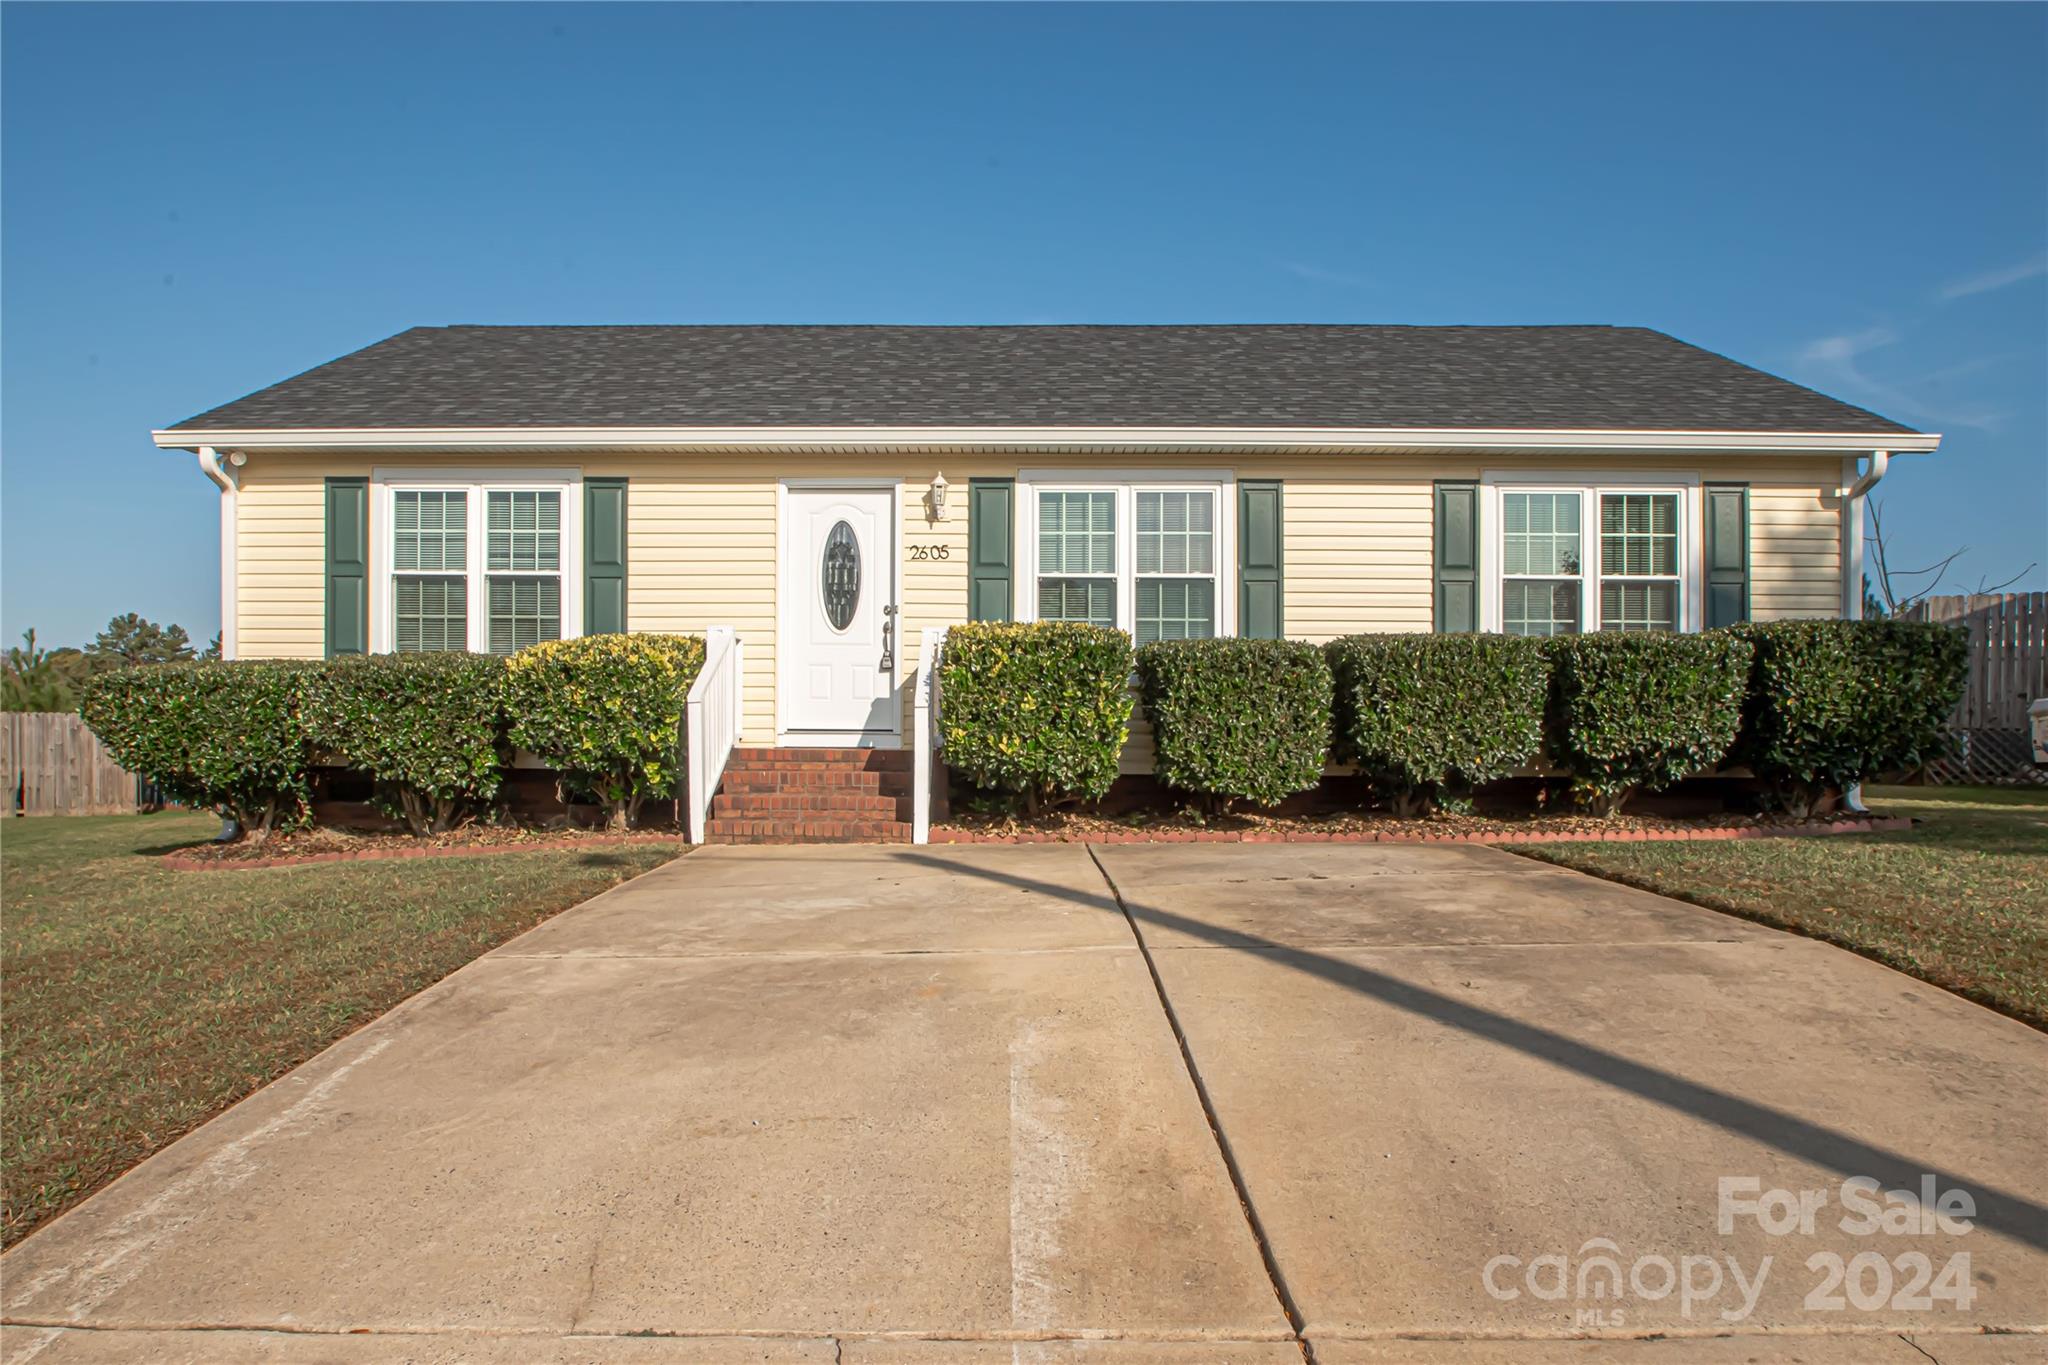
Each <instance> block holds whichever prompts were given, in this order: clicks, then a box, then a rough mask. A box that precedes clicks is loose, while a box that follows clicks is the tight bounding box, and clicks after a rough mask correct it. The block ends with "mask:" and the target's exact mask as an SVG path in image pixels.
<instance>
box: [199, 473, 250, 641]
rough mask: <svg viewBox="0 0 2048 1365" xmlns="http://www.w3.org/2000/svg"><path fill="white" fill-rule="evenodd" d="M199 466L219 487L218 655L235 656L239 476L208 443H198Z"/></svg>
mask: <svg viewBox="0 0 2048 1365" xmlns="http://www.w3.org/2000/svg"><path fill="white" fill-rule="evenodd" d="M199 469H200V472H201V473H203V474H205V475H206V477H207V478H209V479H211V480H213V481H214V483H216V484H217V485H219V487H220V657H221V658H223V659H233V658H237V657H239V655H238V652H237V650H236V640H235V637H236V633H237V632H236V630H235V616H236V611H235V607H236V594H235V558H236V555H235V525H236V517H235V494H236V492H237V490H238V489H239V488H240V486H241V479H240V477H239V476H238V475H236V474H235V472H234V471H233V470H232V469H230V468H229V467H228V465H227V463H226V462H224V461H223V460H222V459H221V457H220V452H219V451H218V450H215V449H214V448H213V447H212V446H201V447H199Z"/></svg>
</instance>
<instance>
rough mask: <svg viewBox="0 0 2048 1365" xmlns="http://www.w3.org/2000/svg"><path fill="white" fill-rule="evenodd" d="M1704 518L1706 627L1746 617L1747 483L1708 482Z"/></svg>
mask: <svg viewBox="0 0 2048 1365" xmlns="http://www.w3.org/2000/svg"><path fill="white" fill-rule="evenodd" d="M1701 492H1702V493H1704V494H1705V504H1706V505H1705V507H1704V509H1703V518H1702V519H1703V520H1704V521H1705V523H1706V528H1705V529H1706V540H1705V544H1704V546H1703V547H1702V549H1703V553H1702V555H1701V561H1702V564H1703V567H1704V568H1705V570H1706V593H1707V597H1706V603H1705V605H1706V611H1705V612H1704V613H1703V619H1704V620H1705V622H1706V627H1707V629H1708V630H1712V629H1713V628H1714V627H1716V626H1732V625H1734V624H1735V623H1736V622H1737V621H1747V620H1748V619H1749V485H1748V484H1746V483H1724V484H1712V483H1710V484H1708V485H1707V486H1706V487H1705V488H1703V489H1702V490H1701Z"/></svg>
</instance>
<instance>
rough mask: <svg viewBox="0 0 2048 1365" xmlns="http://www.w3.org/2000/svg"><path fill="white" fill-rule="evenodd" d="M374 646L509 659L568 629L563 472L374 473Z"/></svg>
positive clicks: (571, 487) (573, 514) (572, 497)
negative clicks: (378, 527)
mask: <svg viewBox="0 0 2048 1365" xmlns="http://www.w3.org/2000/svg"><path fill="white" fill-rule="evenodd" d="M376 482H377V484H378V487H379V492H380V493H381V494H382V496H381V498H380V499H379V500H378V503H377V507H378V509H379V516H380V520H381V522H382V525H383V526H384V527H385V528H387V529H386V530H385V531H384V532H383V533H382V534H381V535H380V537H379V538H378V540H377V542H376V544H375V547H374V548H373V551H372V558H373V559H375V560H379V561H380V562H381V566H382V567H381V572H380V575H379V577H380V579H381V580H382V581H381V583H380V590H381V595H380V598H379V600H380V601H381V602H382V603H383V604H384V609H383V611H381V612H373V613H372V622H371V634H372V642H373V643H372V647H373V648H375V649H377V650H379V651H391V652H397V653H411V652H413V651H416V650H450V649H453V650H471V651H474V652H477V653H485V652H488V653H493V654H510V653H512V652H513V651H514V650H518V649H524V648H525V647H526V646H528V645H531V644H537V643H539V642H541V641H543V640H558V639H561V638H562V637H563V636H565V635H573V634H575V633H576V632H577V626H578V625H579V622H578V621H577V620H576V617H577V615H578V613H577V612H576V610H575V605H576V595H575V593H574V592H573V591H572V586H573V585H572V584H571V583H570V581H569V578H570V568H569V566H570V565H572V564H573V563H575V562H576V561H575V555H576V553H577V551H578V547H577V546H576V545H575V544H574V543H573V542H574V539H575V536H574V527H575V524H576V520H577V509H578V508H579V507H580V500H579V498H578V496H577V494H578V483H577V481H576V480H575V478H574V477H573V476H569V475H554V476H548V477H531V476H528V475H526V474H524V473H517V474H508V475H506V476H504V477H503V478H489V477H478V478H470V479H463V478H459V477H450V478H440V477H429V476H425V475H415V474H412V473H410V472H398V473H393V474H391V475H389V476H385V475H383V474H380V475H379V477H378V479H377V481H376Z"/></svg>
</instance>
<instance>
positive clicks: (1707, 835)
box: [931, 816, 1913, 844]
mask: <svg viewBox="0 0 2048 1365" xmlns="http://www.w3.org/2000/svg"><path fill="white" fill-rule="evenodd" d="M1911 828H1913V822H1912V821H1911V820H1910V819H1907V818H1906V817H1904V816H1883V817H1879V818H1876V819H1871V820H1834V821H1815V822H1813V823H1810V824H1804V825H1709V826H1705V827H1702V828H1699V829H1617V830H1613V831H1607V830H1568V831H1558V832H1556V833H1538V832H1535V831H1529V832H1523V831H1518V830H1507V831H1501V832H1498V833H1467V834H1388V833H1385V832H1383V831H1380V830H1358V831H1355V832H1352V831H1330V832H1327V833H1325V832H1321V831H1313V830H1278V831H1264V830H1234V829H1162V830H1131V831H1128V832H1126V831H1118V832H1116V833H1114V834H1107V833H1104V834H1080V835H1068V834H1056V833H1051V832H1048V831H1044V830H1026V831H1024V832H1022V833H1018V834H990V833H983V832H982V831H980V830H971V829H935V830H933V831H932V834H931V841H932V842H933V843H935V844H1605V843H1638V844H1672V843H1688V842H1692V841H1694V840H1699V841H1705V842H1712V841H1715V840H1721V839H1813V838H1821V837H1825V836H1827V835H1832V834H1892V833H1898V832H1901V831H1905V830H1910V829H1911Z"/></svg>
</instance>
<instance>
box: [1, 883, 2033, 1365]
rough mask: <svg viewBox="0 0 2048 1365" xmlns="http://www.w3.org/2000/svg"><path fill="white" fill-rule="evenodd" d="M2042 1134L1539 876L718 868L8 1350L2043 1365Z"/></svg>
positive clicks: (1698, 939)
mask: <svg viewBox="0 0 2048 1365" xmlns="http://www.w3.org/2000/svg"><path fill="white" fill-rule="evenodd" d="M2044 1129H2048V1039H2044V1038H2043V1037H2042V1036H2041V1035H2039V1034H2036V1033H2034V1032H2033V1031H2031V1030H2029V1029H2026V1028H2024V1027H2021V1026H2019V1025H2017V1024H2014V1023H2011V1022H2010V1021H2007V1020H2004V1019H2001V1018H1999V1017H1997V1016H1994V1015H1992V1014H1989V1013H1988V1012H1986V1011H1983V1010H1981V1009H1978V1008H1977V1007H1975V1006H1972V1005H1969V1004H1967V1003H1965V1002H1962V1001H1960V1000H1957V999H1955V998H1953V997H1950V996H1948V995H1946V994H1944V993H1943V992H1940V991H1937V990H1935V989H1933V988H1931V987H1927V986H1923V985H1920V984H1918V983H1916V982H1913V981H1910V980H1908V979H1906V978H1903V977H1900V976H1898V975H1896V974H1894V973H1891V972H1889V971H1886V970H1885V969H1883V968H1880V967H1878V966H1875V965H1874V964H1871V963H1868V962H1865V961H1863V960H1861V959H1858V958H1855V957H1853V956H1850V955H1848V954H1845V953H1842V952H1839V951H1837V950H1834V949H1831V948H1828V947H1826V946H1824V945H1821V944H1817V943H1813V942H1809V941H1806V940H1801V939H1797V938H1791V937H1787V936H1785V935H1781V934H1776V933H1773V932H1770V931H1766V930H1762V929H1758V928H1755V927H1752V926H1749V925H1746V924H1743V923H1741V922H1739V921H1736V920H1732V919H1728V918H1724V917H1721V916H1718V915H1714V914H1711V913H1709V912H1706V911H1701V910H1697V909H1694V908H1691V907H1688V906H1684V905H1680V904H1677V903H1675V902H1671V901H1667V900H1663V899H1660V898H1658V897H1654V896H1650V895H1646V894H1642V893H1638V892H1634V891H1629V890H1626V889H1623V888H1620V887H1615V886H1611V885H1608V884H1606V883H1603V882H1599V881H1595V880H1592V879H1589V878H1585V877H1581V876H1579V875H1578V874H1576V873H1571V872H1566V871H1562V870H1559V869H1554V868H1550V867H1546V866H1543V865H1540V864H1536V863H1531V862H1528V861H1525V860H1522V859H1519V858H1515V857H1513V856H1512V855H1509V854H1505V853H1501V852H1497V851H1494V850H1488V849H1480V848H1464V847H1442V848H1432V847H1400V846H1382V847H1370V846H1366V847H1341V846H1313V845H1311V846H1302V845H1246V846H1236V845H1195V846H1150V847H1146V846H1114V847H1106V848H1101V849H1097V850H1092V851H1091V850H1089V849H1086V848H1083V847H1079V846H1074V845H1038V846H1025V847H1015V848H988V847H979V848H961V849H946V850H924V849H906V848H815V849H779V850H736V849H711V850H704V851H701V852H698V853H694V854H692V855H690V856H689V857H687V858H684V859H682V860H679V861H678V862H676V863H674V864H671V865H670V866H668V867H666V868H663V869H661V870H659V871H657V872H654V873H652V874H649V875H648V876H645V877H642V878H640V879H639V880H637V881H635V882H631V883H629V884H627V885H625V886H622V887H620V888H618V889H616V890H614V891H611V892H608V893H606V894H605V895H603V896H600V897H598V898H597V899H595V900H593V901H591V902H589V903H588V904H586V905H584V906H582V907H579V908H578V909H576V910H573V911H571V912H569V913H567V914H565V915H562V916H560V917H559V918H557V919H555V920H553V921H551V922H550V923H548V924H546V925H544V926H542V927H541V928H539V929H537V930H535V931H534V932H532V933H530V934H528V935H526V936H525V937H523V938H521V939H519V940H517V941H515V942H514V943H511V944H508V945H507V946H506V947H504V948H502V949H500V950H498V951H497V952H495V953H492V954H490V955H489V956H487V957H485V958H483V959H481V960H480V961H478V962H476V963H474V964H472V965H471V966H470V967H467V968H465V969H464V970H462V971H460V972H458V973H456V974H455V975H454V976H452V977H450V978H449V979H448V980H447V981H444V982H443V983H441V984H440V985H438V986H436V987H434V988H432V989H430V990H428V991H426V992H424V993H423V994H421V995H420V996H418V997H416V998H415V999H413V1000H412V1001H410V1002H408V1003H407V1004H405V1005H404V1006H402V1007H400V1008H399V1009H397V1010H395V1011H393V1012H392V1013H391V1014H389V1015H387V1016H386V1017H384V1018H383V1019H381V1020H379V1021H377V1022H376V1023H375V1024H373V1025H371V1026H370V1027H368V1028H366V1029H364V1030H362V1031H361V1032H359V1033H357V1034H355V1035H354V1036H353V1037H351V1038H349V1039H347V1040H345V1041H343V1042H342V1043H340V1044H338V1045H336V1046H335V1047H334V1048H332V1049H330V1050H329V1051H328V1052H326V1053H324V1054H322V1055H321V1056H320V1057H318V1058H316V1059H315V1060H314V1061H312V1062H310V1063H309V1064H307V1065H306V1066H304V1067H302V1068H300V1069H299V1070H298V1071H297V1072H294V1073H293V1074H292V1075H291V1076H289V1077H286V1078H285V1079H284V1080H282V1081H280V1082H278V1083H277V1084H275V1085H273V1086H271V1087H270V1088H268V1089H267V1090H265V1091H263V1092H262V1093H260V1094H259V1095H257V1096H255V1097H253V1098H251V1099H250V1100H248V1101H247V1102H245V1103H244V1104H242V1105H240V1106H238V1107H237V1108H235V1109H234V1110H232V1111H230V1112H229V1113H228V1114H226V1115H224V1116H222V1117H221V1118H220V1119H217V1120H215V1121H214V1122H213V1123H211V1124H209V1125H207V1126H206V1127H205V1128H203V1129H201V1130H200V1131H198V1132H197V1133H194V1134H193V1135H191V1136H190V1137H188V1138H186V1139H185V1140H184V1141H182V1142H180V1143H178V1144H176V1145H175V1146H173V1147H171V1148H170V1149H169V1150H167V1151H166V1152H164V1153H162V1154H161V1155H159V1156H158V1157H156V1158H155V1159H153V1160H151V1161H149V1162H147V1163H145V1164H144V1165H143V1166H141V1167H140V1168H138V1169H137V1170H136V1171H135V1172H133V1173H131V1174H130V1175H128V1176H127V1177H125V1178H123V1179H122V1180H120V1181H119V1182H117V1183H116V1184H115V1185H113V1186H112V1187H110V1188H109V1189H108V1190H106V1191H105V1192H103V1193H102V1194H100V1195H99V1196H97V1197H96V1198H94V1199H92V1200H90V1201H88V1202H87V1203H86V1204H84V1205H82V1206H81V1207H80V1208H78V1209H77V1210H75V1211H74V1212H72V1213H71V1214H69V1215H67V1216H66V1217H64V1218H61V1219H59V1220H58V1221H57V1222H55V1223H54V1224H52V1225H51V1226H50V1227H48V1228H47V1229H45V1230H44V1231H42V1232H40V1233H38V1234H36V1235H35V1236H33V1237H31V1238H30V1239H28V1241H26V1242H25V1243H23V1244H22V1245H21V1246H20V1247H18V1248H17V1249H15V1250H14V1251H13V1252H11V1253H9V1254H8V1255H7V1257H6V1258H5V1259H4V1261H0V1275H4V1286H0V1304H4V1308H5V1316H6V1320H7V1322H8V1323H9V1324H10V1325H9V1326H8V1327H7V1328H6V1329H5V1331H4V1340H0V1347H4V1353H5V1355H6V1356H7V1358H8V1359H11V1360H13V1359H18V1360H27V1359H39V1360H42V1361H110V1360H120V1361H128V1360H136V1361H140V1360H163V1359H173V1360H207V1361H227V1362H239V1361H278V1362H300V1361H336V1362H356V1361H381V1360H389V1359H406V1360H421V1361H443V1360H448V1361H453V1360H494V1361H498V1360H501V1361H515V1360H516V1361H529V1360H533V1361H564V1362H566V1361H583V1360H622V1361H649V1362H673V1361H693V1362H694V1361H714V1362H715V1361H728V1360H731V1361H739V1360H747V1361H784V1360H796V1361H809V1360H816V1361H843V1362H858V1361H873V1362H883V1361H902V1362H939V1361H948V1362H950V1361H963V1362H978V1361H996V1360H1011V1361H1024V1360H1028V1361H1048V1362H1062V1361H1108V1362H1123V1361H1129V1362H1146V1363H1147V1365H1179V1363H1180V1362H1187V1365H1201V1363H1202V1362H1210V1361H1251V1362H1262V1361H1276V1362H1277V1361H1290V1362H1298V1361H1300V1360H1302V1359H1303V1356H1304V1349H1305V1348H1306V1349H1307V1350H1308V1351H1310V1352H1312V1353H1313V1358H1314V1359H1315V1360H1317V1361H1320V1362H1323V1363H1324V1365H1342V1363H1343V1362H1366V1361H1372V1362H1382V1361H1386V1362H1391V1361H1436V1360H1444V1361H1449V1360H1458V1361H1466V1360H1479V1361H1486V1360H1500V1361H1564V1360H1572V1361H1576V1360H1609V1359H1611V1360H1617V1361H1631V1362H1633V1361H1645V1362H1652V1363H1653V1365H1654V1362H1662V1361H1675V1362H1693V1361H1700V1362H1733V1361H1747V1360H1802V1361H1811V1362H1816V1365H1821V1363H1824V1362H1849V1361H1856V1362H1862V1361H1878V1362H1882V1361H1887V1360H1896V1361H1900V1362H1924V1361H1926V1360H1927V1359H1929V1358H1933V1359H1937V1360H1942V1361H1963V1362H1976V1361H2004V1360H2040V1359H2043V1358H2048V1337H2044V1336H2041V1335H2027V1333H2038V1332H2039V1331H2040V1330H2041V1329H2042V1328H2043V1327H2044V1325H2048V1209H2044V1205H2048V1131H2044ZM1856 1177H1868V1178H1870V1179H1871V1180H1872V1181H1874V1182H1875V1184H1874V1185H1873V1186H1872V1187H1871V1188H1872V1189H1873V1190H1875V1191H1876V1193H1874V1194H1870V1195H1867V1196H1866V1194H1865V1191H1864V1187H1861V1186H1850V1187H1849V1188H1848V1190H1847V1191H1846V1192H1845V1190H1844V1188H1843V1182H1844V1181H1846V1180H1850V1179H1852V1178H1856ZM1923 1180H1931V1181H1932V1182H1933V1188H1934V1191H1935V1197H1936V1199H1937V1204H1936V1206H1935V1207H1934V1208H1931V1209H1927V1210H1922V1209H1921V1208H1920V1207H1919V1205H1918V1204H1917V1202H1916V1203H1914V1204H1912V1205H1910V1206H1907V1205H1906V1204H1904V1203H1903V1202H1900V1201H1894V1204H1895V1205H1896V1206H1895V1207H1891V1208H1889V1209H1888V1210H1887V1201H1886V1199H1885V1196H1884V1195H1883V1193H1882V1191H1883V1190H1888V1189H1893V1188H1909V1189H1913V1190H1915V1191H1916V1192H1917V1191H1919V1190H1920V1189H1921V1187H1922V1182H1923ZM1951 1191H1961V1192H1962V1193H1961V1194H1960V1195H1958V1194H1955V1193H1951ZM1802 1193H1804V1197H1805V1199H1806V1206H1807V1207H1806V1217H1805V1221H1804V1223H1803V1224H1802V1221H1801V1216H1800V1204H1799V1200H1800V1198H1801V1196H1802ZM1965 1197H1966V1198H1967V1199H1968V1200H1969V1201H1970V1202H1969V1205H1968V1208H1967V1210H1965V1208H1964V1206H1963V1205H1962V1204H1960V1203H1958V1202H1957V1201H1958V1199H1959V1198H1965ZM1944 1198H1945V1199H1946V1200H1947V1202H1946V1203H1940V1202H1938V1201H1940V1200H1941V1199H1944ZM1817 1200H1818V1201H1820V1202H1816V1201H1817ZM1845 1201H1846V1202H1845ZM1864 1203H1868V1204H1869V1205H1870V1207H1871V1208H1872V1209H1873V1210H1874V1211H1876V1212H1875V1213H1874V1214H1873V1216H1872V1218H1871V1219H1870V1222H1871V1227H1870V1229H1869V1230H1868V1231H1862V1230H1861V1228H1862V1224H1861V1222H1860V1221H1857V1220H1858V1219H1860V1217H1861V1215H1860V1214H1859V1213H1858V1210H1859V1209H1860V1208H1861V1207H1862V1205H1863V1204H1864ZM1886 1212H1888V1213H1889V1220H1888V1221H1886V1220H1885V1219H1883V1218H1880V1217H1878V1216H1876V1215H1877V1214H1882V1213H1886ZM1965 1212H1967V1214H1968V1217H1967V1219H1965V1218H1964V1216H1963V1215H1964V1213H1965ZM1780 1215H1783V1218H1784V1220H1785V1221H1782V1222H1780V1221H1778V1219H1779V1217H1780ZM1937 1215H1939V1216H1937ZM1845 1219H1849V1220H1850V1225H1849V1226H1847V1227H1845V1226H1844V1220H1845ZM1944 1219H1946V1221H1945V1222H1944V1221H1943V1220H1944ZM1831 1258H1833V1259H1831ZM1836 1266H1839V1267H1840V1274H1839V1275H1837V1274H1835V1273H1834V1267H1836ZM1987 1327H1988V1328H1992V1329H1996V1330H1997V1333H1998V1334H1995V1335H1987V1334H1985V1332H1984V1330H1983V1329H1985V1328H1987ZM1570 1338H1592V1339H1590V1340H1572V1339H1570Z"/></svg>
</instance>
